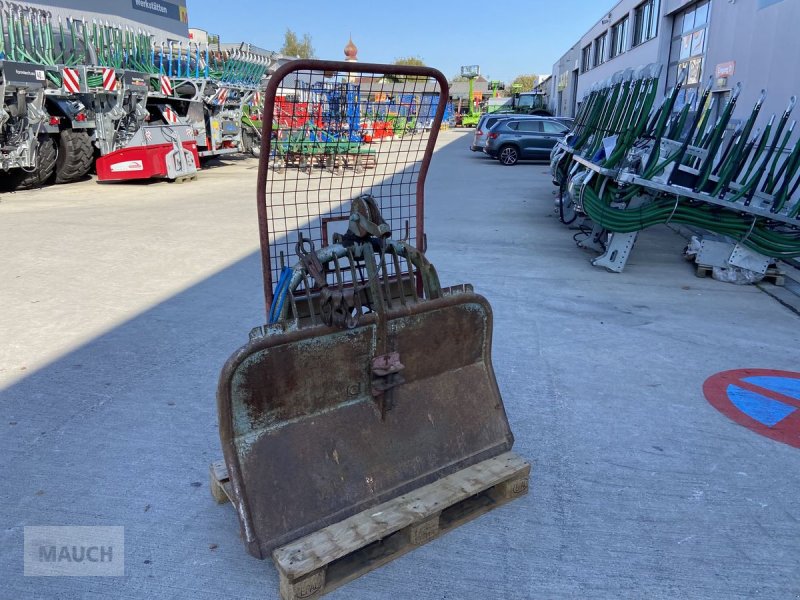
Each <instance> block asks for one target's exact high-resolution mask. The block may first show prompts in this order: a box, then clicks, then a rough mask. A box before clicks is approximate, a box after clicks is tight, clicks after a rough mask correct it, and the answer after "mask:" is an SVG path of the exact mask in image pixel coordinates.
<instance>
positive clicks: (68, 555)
mask: <svg viewBox="0 0 800 600" xmlns="http://www.w3.org/2000/svg"><path fill="white" fill-rule="evenodd" d="M84 560H86V561H89V562H111V561H113V560H114V546H88V547H87V546H39V562H76V563H80V562H83V561H84Z"/></svg>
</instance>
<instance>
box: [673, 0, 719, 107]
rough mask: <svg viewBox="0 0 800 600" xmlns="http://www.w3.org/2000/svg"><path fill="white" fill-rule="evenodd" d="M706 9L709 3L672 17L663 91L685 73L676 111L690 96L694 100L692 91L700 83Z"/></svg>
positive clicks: (705, 35)
mask: <svg viewBox="0 0 800 600" xmlns="http://www.w3.org/2000/svg"><path fill="white" fill-rule="evenodd" d="M710 8H711V0H701V1H700V2H695V3H694V4H692V5H691V6H689V7H687V8H686V9H684V10H683V11H681V12H679V13H677V14H676V15H675V17H674V20H673V24H672V44H671V46H670V54H669V71H668V73H667V89H669V88H671V87H672V86H673V85H675V82H676V81H677V80H678V77H680V76H681V74H682V73H683V72H684V71H686V79H685V80H684V84H683V88H682V89H681V91H680V96H679V97H678V101H677V103H676V105H675V106H676V108H680V107H682V106H683V105H684V104H685V103H686V102H688V101H689V98H690V97H691V96H692V95H693V92H695V94H694V95H695V97H696V91H697V90H698V89H699V87H700V82H701V81H702V79H703V63H704V62H705V55H706V48H707V46H708V15H709V12H710Z"/></svg>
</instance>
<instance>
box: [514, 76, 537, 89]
mask: <svg viewBox="0 0 800 600" xmlns="http://www.w3.org/2000/svg"><path fill="white" fill-rule="evenodd" d="M537 79H538V78H537V77H536V75H517V77H516V79H514V81H512V82H511V85H512V86H513V85H514V84H519V85H520V86H522V87H520V88H519V91H520V92H531V91H533V86H534V85H535V84H536V82H537Z"/></svg>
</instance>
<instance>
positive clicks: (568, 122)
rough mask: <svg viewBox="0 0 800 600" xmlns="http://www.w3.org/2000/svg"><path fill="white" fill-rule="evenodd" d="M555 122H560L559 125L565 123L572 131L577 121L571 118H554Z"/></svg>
mask: <svg viewBox="0 0 800 600" xmlns="http://www.w3.org/2000/svg"><path fill="white" fill-rule="evenodd" d="M552 118H553V120H555V121H558V122H559V123H563V124H564V125H566V126H567V127H569V128H570V129H572V127H573V125H575V119H573V118H571V117H552Z"/></svg>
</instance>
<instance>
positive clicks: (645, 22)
mask: <svg viewBox="0 0 800 600" xmlns="http://www.w3.org/2000/svg"><path fill="white" fill-rule="evenodd" d="M660 13H661V1H660V0H647V2H643V3H642V4H640V5H639V6H637V7H636V12H635V13H634V21H633V25H634V29H633V45H634V46H638V45H639V44H643V43H644V42H646V41H647V40H652V39H653V38H654V37H656V36H657V35H658V19H659V15H660Z"/></svg>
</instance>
